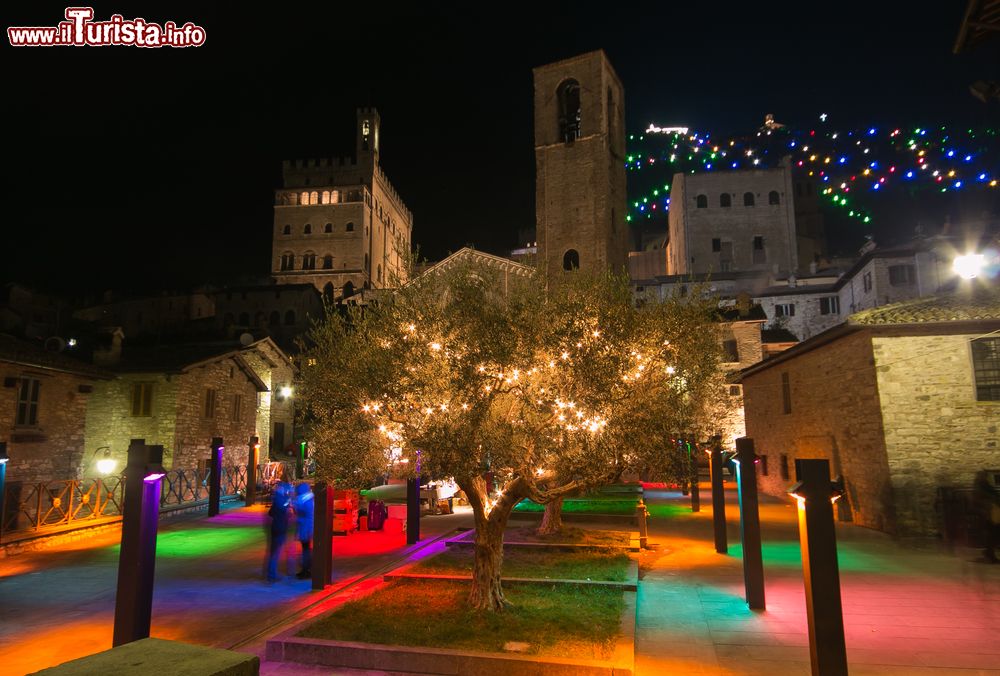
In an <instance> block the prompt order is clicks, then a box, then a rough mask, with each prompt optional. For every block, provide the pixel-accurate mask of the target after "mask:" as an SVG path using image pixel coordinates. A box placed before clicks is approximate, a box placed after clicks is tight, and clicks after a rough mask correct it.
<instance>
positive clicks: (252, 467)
mask: <svg viewBox="0 0 1000 676" xmlns="http://www.w3.org/2000/svg"><path fill="white" fill-rule="evenodd" d="M258 464H260V443H259V440H258V439H257V437H250V443H248V444H247V485H246V490H245V491H244V492H243V495H244V500H243V504H245V505H246V506H247V507H249V506H251V505H254V504H256V503H257V465H258Z"/></svg>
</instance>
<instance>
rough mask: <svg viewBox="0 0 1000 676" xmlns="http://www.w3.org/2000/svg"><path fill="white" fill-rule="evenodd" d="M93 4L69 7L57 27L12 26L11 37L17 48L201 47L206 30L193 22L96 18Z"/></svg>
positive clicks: (8, 35) (117, 15) (115, 16)
mask: <svg viewBox="0 0 1000 676" xmlns="http://www.w3.org/2000/svg"><path fill="white" fill-rule="evenodd" d="M93 18H94V8H93V7H67V8H66V21H60V22H59V25H57V26H12V27H10V28H8V29H7V39H8V40H9V41H10V44H11V46H13V47H109V46H112V45H125V46H129V47H201V46H202V45H203V44H205V29H204V28H202V27H201V26H197V25H195V24H193V23H191V22H190V21H189V22H187V23H186V24H184V25H183V26H178V25H177V23H176V22H175V21H167V22H166V23H164V24H163V25H162V26H161V25H160V24H158V23H151V22H148V21H146V20H145V19H141V18H135V19H125V18H123V17H122V15H121V14H113V15H111V18H110V19H109V20H107V21H94V20H93Z"/></svg>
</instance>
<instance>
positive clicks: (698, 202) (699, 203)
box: [694, 195, 708, 209]
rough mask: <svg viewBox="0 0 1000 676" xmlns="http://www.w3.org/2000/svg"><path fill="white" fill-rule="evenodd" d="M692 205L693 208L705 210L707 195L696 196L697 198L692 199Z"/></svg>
mask: <svg viewBox="0 0 1000 676" xmlns="http://www.w3.org/2000/svg"><path fill="white" fill-rule="evenodd" d="M694 203H695V206H696V207H698V208H699V209H707V208H708V195H698V196H697V197H695V198H694Z"/></svg>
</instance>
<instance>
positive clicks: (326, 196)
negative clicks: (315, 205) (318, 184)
mask: <svg viewBox="0 0 1000 676" xmlns="http://www.w3.org/2000/svg"><path fill="white" fill-rule="evenodd" d="M319 199H320V204H329V203H330V191H329V190H324V191H323V194H322V195H321V196H320V198H319Z"/></svg>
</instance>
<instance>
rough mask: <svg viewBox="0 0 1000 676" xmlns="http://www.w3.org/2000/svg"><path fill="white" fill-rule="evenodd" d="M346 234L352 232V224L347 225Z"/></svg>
mask: <svg viewBox="0 0 1000 676" xmlns="http://www.w3.org/2000/svg"><path fill="white" fill-rule="evenodd" d="M347 232H354V223H348V224H347Z"/></svg>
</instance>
